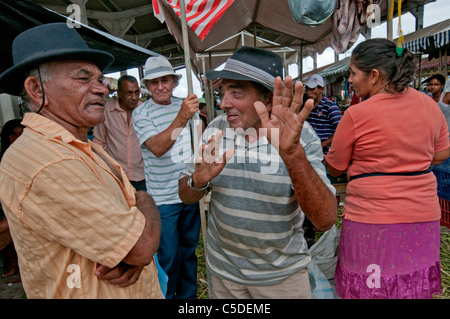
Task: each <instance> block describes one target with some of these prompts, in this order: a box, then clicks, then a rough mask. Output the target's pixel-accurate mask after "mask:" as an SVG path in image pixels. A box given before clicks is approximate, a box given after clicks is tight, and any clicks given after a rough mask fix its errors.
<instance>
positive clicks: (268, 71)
mask: <svg viewBox="0 0 450 319" xmlns="http://www.w3.org/2000/svg"><path fill="white" fill-rule="evenodd" d="M277 76H280V77H283V61H282V60H281V57H280V56H279V55H278V54H276V53H274V52H272V51H269V50H265V49H261V48H254V47H248V46H242V47H240V48H239V49H238V50H237V51H236V52H235V53H234V54H233V55H232V56H231V57H230V58H229V59H228V60H227V62H226V63H225V67H224V68H223V70H221V71H215V70H209V71H206V78H207V79H208V80H214V79H218V78H220V79H230V80H244V81H252V82H257V83H260V84H262V85H263V86H265V87H266V88H267V89H269V90H270V91H272V92H273V84H274V81H275V78H276V77H277Z"/></svg>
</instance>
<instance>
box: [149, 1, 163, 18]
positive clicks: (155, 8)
mask: <svg viewBox="0 0 450 319" xmlns="http://www.w3.org/2000/svg"><path fill="white" fill-rule="evenodd" d="M152 6H153V15H154V16H155V17H156V18H157V19H158V20H159V21H160V22H161V23H163V22H164V20H165V18H164V12H162V11H161V8H160V6H159V0H152Z"/></svg>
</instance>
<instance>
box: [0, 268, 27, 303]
mask: <svg viewBox="0 0 450 319" xmlns="http://www.w3.org/2000/svg"><path fill="white" fill-rule="evenodd" d="M5 271H6V269H4V268H0V274H2V273H4V272H5ZM0 299H26V295H25V291H24V290H23V287H22V282H21V281H20V275H19V273H17V274H15V275H12V276H10V277H8V278H2V277H0Z"/></svg>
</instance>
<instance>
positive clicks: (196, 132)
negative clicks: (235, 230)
mask: <svg viewBox="0 0 450 319" xmlns="http://www.w3.org/2000/svg"><path fill="white" fill-rule="evenodd" d="M180 18H181V30H182V34H183V48H184V60H185V64H186V81H187V85H188V94H192V93H194V90H193V88H192V73H191V72H192V71H191V69H192V67H191V58H190V48H189V36H188V30H187V21H186V6H185V4H184V0H180ZM190 126H191V136H192V140H193V141H192V145H193V154H194V158H196V157H197V156H198V155H199V142H200V139H199V137H200V136H201V123H200V116H199V115H198V112H196V113H195V114H194V115H193V116H192V118H191V121H190ZM199 206H200V220H201V227H202V234H203V243H206V212H205V210H206V207H205V197H203V198H202V199H200V201H199ZM208 286H209V280H208ZM208 290H209V289H208Z"/></svg>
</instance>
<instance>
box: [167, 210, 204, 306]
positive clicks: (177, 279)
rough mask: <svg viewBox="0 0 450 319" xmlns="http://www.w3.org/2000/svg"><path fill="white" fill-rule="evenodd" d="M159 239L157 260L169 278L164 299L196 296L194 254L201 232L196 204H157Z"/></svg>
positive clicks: (195, 261) (195, 259)
mask: <svg viewBox="0 0 450 319" xmlns="http://www.w3.org/2000/svg"><path fill="white" fill-rule="evenodd" d="M158 209H159V213H160V215H161V239H160V243H159V248H158V260H159V264H160V265H161V267H162V268H163V269H164V271H165V273H166V274H167V276H168V277H169V281H168V283H167V294H166V298H167V299H175V298H177V299H193V298H196V297H197V255H196V254H195V250H196V248H197V245H198V241H199V235H200V210H199V205H198V203H195V204H189V205H186V204H183V203H179V204H167V205H159V206H158Z"/></svg>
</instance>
